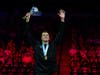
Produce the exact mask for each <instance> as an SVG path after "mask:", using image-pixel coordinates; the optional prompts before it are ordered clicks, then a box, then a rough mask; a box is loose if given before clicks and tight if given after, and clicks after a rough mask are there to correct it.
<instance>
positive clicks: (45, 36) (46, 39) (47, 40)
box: [41, 31, 50, 42]
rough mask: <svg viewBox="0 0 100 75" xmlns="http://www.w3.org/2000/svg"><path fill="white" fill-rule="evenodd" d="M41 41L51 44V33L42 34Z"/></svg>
mask: <svg viewBox="0 0 100 75" xmlns="http://www.w3.org/2000/svg"><path fill="white" fill-rule="evenodd" d="M41 40H42V42H49V40H50V36H49V33H48V32H46V31H44V32H42V35H41Z"/></svg>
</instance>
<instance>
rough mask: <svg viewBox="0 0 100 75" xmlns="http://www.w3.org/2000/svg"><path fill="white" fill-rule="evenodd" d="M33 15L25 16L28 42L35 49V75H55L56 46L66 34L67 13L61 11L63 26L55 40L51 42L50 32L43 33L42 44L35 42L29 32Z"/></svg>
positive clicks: (59, 14)
mask: <svg viewBox="0 0 100 75" xmlns="http://www.w3.org/2000/svg"><path fill="white" fill-rule="evenodd" d="M30 16H31V14H30V13H29V12H28V13H27V14H26V15H25V18H26V25H25V34H26V35H27V37H28V41H29V42H30V43H31V45H32V46H33V48H34V59H35V65H34V72H35V75H53V74H54V72H55V71H56V70H57V66H56V48H55V44H56V43H58V41H60V40H61V38H62V35H63V32H64V24H65V23H64V22H65V11H64V10H62V9H61V10H59V13H58V16H59V17H60V21H61V23H60V24H61V25H60V30H59V33H58V34H57V35H56V37H55V39H54V40H53V41H52V42H49V41H50V36H49V33H48V32H46V31H45V32H42V35H41V40H42V42H39V41H36V40H33V39H34V38H33V37H32V35H31V33H30V32H29V25H28V23H29V21H30ZM34 42H35V45H34Z"/></svg>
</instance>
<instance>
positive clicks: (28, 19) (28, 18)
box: [24, 12, 31, 23]
mask: <svg viewBox="0 0 100 75" xmlns="http://www.w3.org/2000/svg"><path fill="white" fill-rule="evenodd" d="M30 16H31V13H30V12H28V13H26V15H25V16H24V18H25V19H26V22H27V23H28V22H29V21H30Z"/></svg>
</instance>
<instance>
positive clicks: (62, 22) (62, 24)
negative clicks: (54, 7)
mask: <svg viewBox="0 0 100 75" xmlns="http://www.w3.org/2000/svg"><path fill="white" fill-rule="evenodd" d="M58 16H59V17H60V27H59V32H58V34H57V35H56V37H55V40H54V43H58V42H61V39H62V37H63V34H64V27H65V11H64V10H63V9H60V10H59V13H58Z"/></svg>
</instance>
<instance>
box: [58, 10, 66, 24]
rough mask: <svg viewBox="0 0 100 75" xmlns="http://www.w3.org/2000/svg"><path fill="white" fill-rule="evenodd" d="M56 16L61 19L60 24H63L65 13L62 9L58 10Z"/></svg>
mask: <svg viewBox="0 0 100 75" xmlns="http://www.w3.org/2000/svg"><path fill="white" fill-rule="evenodd" d="M58 15H59V17H60V19H61V22H65V11H64V10H63V9H60V10H59V13H58Z"/></svg>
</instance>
